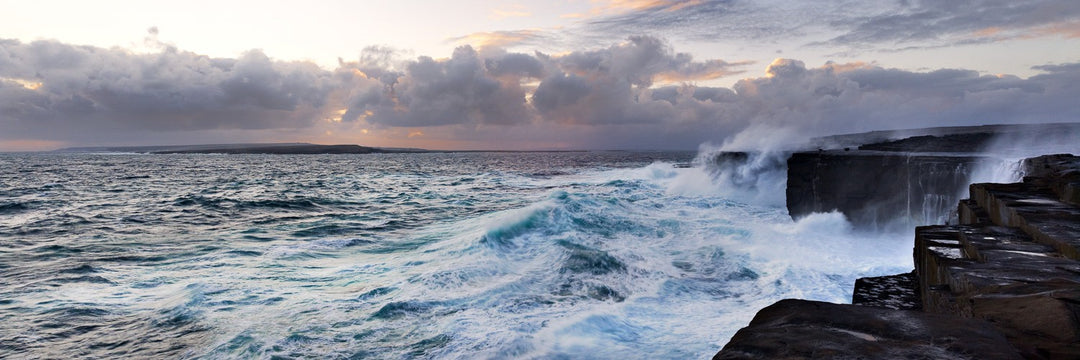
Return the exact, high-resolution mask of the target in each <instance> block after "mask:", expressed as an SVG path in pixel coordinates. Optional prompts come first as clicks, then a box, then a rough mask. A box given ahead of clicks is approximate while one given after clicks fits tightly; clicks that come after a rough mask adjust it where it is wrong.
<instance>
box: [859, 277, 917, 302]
mask: <svg viewBox="0 0 1080 360" xmlns="http://www.w3.org/2000/svg"><path fill="white" fill-rule="evenodd" d="M918 281H919V280H918V278H917V277H916V276H915V272H914V271H912V272H909V273H905V274H896V275H888V276H877V277H865V278H860V279H858V280H855V291H854V293H853V294H852V296H851V303H852V304H854V305H863V306H874V307H880V308H886V309H895V310H919V309H922V300H920V298H919V296H920V294H919V292H918V291H916V289H918V288H919V286H918Z"/></svg>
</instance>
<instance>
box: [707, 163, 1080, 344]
mask: <svg viewBox="0 0 1080 360" xmlns="http://www.w3.org/2000/svg"><path fill="white" fill-rule="evenodd" d="M1023 170H1024V173H1025V174H1027V176H1026V177H1025V178H1024V179H1023V182H1020V183H1015V184H989V183H983V184H972V185H970V186H969V196H970V198H969V199H965V200H961V201H959V202H958V208H957V214H958V224H953V225H933V226H922V227H918V228H917V229H916V235H915V246H914V251H913V255H914V258H915V270H914V272H913V273H911V274H900V275H896V276H890V277H878V278H867V279H860V280H859V281H858V282H857V283H856V288H855V296H854V298H853V301H852V302H853V305H838V304H825V303H818V302H811V301H802V300H784V301H781V302H779V303H777V304H774V305H773V306H770V307H768V308H765V309H763V310H761V311H760V312H759V313H758V314H757V316H755V318H754V320H753V321H751V323H750V326H747V327H746V328H743V329H741V330H739V332H738V333H736V335H735V336H734V337H733V338H732V339H731V341H730V342H729V343H728V344H727V345H726V346H725V347H724V348H723V350H721V351H720V352H719V353H718V354H717V355H716V357H714V358H715V359H773V358H866V359H878V358H881V359H885V358H919V359H945V358H948V359H954V358H957V359H1006V358H1010V359H1011V358H1026V359H1080V199H1078V195H1077V192H1078V191H1077V190H1078V189H1080V157H1077V156H1073V155H1049V156H1040V157H1036V158H1030V159H1027V160H1025V161H1024V162H1023ZM915 304H917V305H915ZM895 309H921V311H914V310H895ZM912 324H918V326H913V325H912ZM971 344H977V346H967V345H971Z"/></svg>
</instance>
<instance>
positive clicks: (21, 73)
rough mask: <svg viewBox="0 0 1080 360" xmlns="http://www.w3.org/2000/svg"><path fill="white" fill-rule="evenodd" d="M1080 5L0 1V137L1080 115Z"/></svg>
mask: <svg viewBox="0 0 1080 360" xmlns="http://www.w3.org/2000/svg"><path fill="white" fill-rule="evenodd" d="M1078 80H1080V1H1075V0H1058V1H1039V0H1032V1H996V0H990V1H973V0H956V1H919V0H890V1H883V0H865V1H848V0H822V1H797V2H796V1H780V0H728V1H708V0H688V1H664V0H591V1H589V0H556V1H501V0H495V1H438V2H436V1H414V0H395V1H382V0H374V1H320V0H306V1H273V0H262V1H257V2H256V1H220V0H218V1H203V0H191V1H185V2H151V1H134V0H132V1H128V0H99V1H51V0H37V1H12V0H0V151H37V150H51V149H57V148H62V147H71V146H119V145H168V144H177V145H179V144H215V143H248V142H312V143H320V144H360V145H366V146H381V147H416V148H428V149H470V150H487V149H502V150H568V149H597V150H599V149H687V150H689V149H697V148H698V147H699V146H700V145H701V144H717V145H719V144H728V145H732V144H736V145H738V144H745V146H747V147H761V146H776V145H777V144H778V143H782V142H786V141H796V139H799V138H807V137H810V136H822V135H830V134H841V133H853V132H862V131H871V130H889V129H908V128H919V127H931V126H952V125H979V124H1003V123H1042V122H1077V121H1080V104H1078V102H1077V101H1076V99H1077V95H1076V94H1080V81H1078Z"/></svg>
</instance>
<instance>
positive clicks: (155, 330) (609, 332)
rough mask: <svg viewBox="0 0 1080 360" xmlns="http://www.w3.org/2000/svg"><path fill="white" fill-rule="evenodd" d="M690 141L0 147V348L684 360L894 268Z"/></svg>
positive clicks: (892, 243)
mask: <svg viewBox="0 0 1080 360" xmlns="http://www.w3.org/2000/svg"><path fill="white" fill-rule="evenodd" d="M694 155H695V154H693V153H678V152H671V153H664V152H583V153H457V154H370V155H297V156H289V155H227V156H226V155H135V154H6V155H5V154H0V358H7V357H14V358H20V357H64V358H71V357H84V358H128V357H168V358H178V357H179V358H320V359H321V358H376V359H401V358H448V359H455V358H460V359H476V358H538V359H557V358H597V359H625V358H703V357H709V356H711V355H712V354H713V353H715V352H716V351H718V350H719V349H720V347H722V346H723V344H724V343H725V342H726V341H727V339H728V338H730V337H731V335H732V334H734V332H735V331H737V330H738V329H739V328H740V327H742V326H745V324H746V323H747V322H748V321H749V320H750V318H751V317H752V316H753V314H754V313H755V312H756V311H757V310H758V309H759V308H761V307H764V306H766V305H768V304H770V303H772V302H774V301H776V300H779V299H782V298H790V297H798V298H809V299H818V300H826V301H834V302H846V301H848V300H850V293H851V285H852V283H853V281H854V279H855V278H857V277H860V276H870V275H881V274H886V273H896V272H902V271H908V270H909V269H910V267H911V264H910V261H911V260H910V246H911V245H910V244H911V238H910V234H857V233H853V232H852V231H851V230H849V228H850V226H849V225H848V224H847V223H846V221H845V220H844V219H843V216H841V215H839V214H835V213H830V214H815V215H813V216H810V217H808V218H806V219H803V220H801V221H799V222H792V221H791V219H790V218H789V217H788V216H787V213H786V210H785V209H784V208H783V207H782V206H778V204H777V203H776V202H775V201H760V202H756V201H754V200H753V199H757V198H761V196H741V195H745V194H742V193H743V192H745V190H744V189H736V188H731V185H730V184H729V183H728V182H725V181H718V180H715V179H714V176H713V175H712V174H713V172H712V171H710V169H709V167H708V166H706V165H702V164H701V163H700V161H698V162H694V161H693V158H694ZM692 163H693V164H695V165H694V166H688V165H690V164H692ZM758 190H759V191H760V189H758ZM773 195H775V194H773ZM781 196H782V195H781ZM766 197H767V198H775V196H766Z"/></svg>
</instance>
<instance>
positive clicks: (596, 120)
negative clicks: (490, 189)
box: [532, 36, 746, 124]
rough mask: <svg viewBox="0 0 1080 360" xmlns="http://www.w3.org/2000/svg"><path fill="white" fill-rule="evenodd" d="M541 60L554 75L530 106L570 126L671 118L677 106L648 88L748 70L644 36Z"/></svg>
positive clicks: (545, 116) (547, 116)
mask: <svg viewBox="0 0 1080 360" xmlns="http://www.w3.org/2000/svg"><path fill="white" fill-rule="evenodd" d="M543 58H544V59H545V60H546V61H549V62H551V63H553V64H556V67H557V69H558V71H555V72H554V73H553V74H552V76H550V77H548V78H546V79H544V81H543V82H541V83H540V85H539V87H537V89H536V92H535V93H534V94H533V97H532V101H533V105H534V106H535V108H536V110H537V111H538V112H539V113H540V114H541V115H542V116H543V117H544V118H545V119H547V120H549V121H556V122H560V123H574V124H605V123H644V122H657V121H660V120H663V119H670V118H673V117H675V116H676V114H675V108H674V105H675V101H665V100H659V99H653V98H652V96H651V93H652V90H651V89H649V88H648V87H649V86H650V85H652V84H653V82H654V81H657V80H669V81H672V80H673V81H687V80H701V79H711V78H717V77H722V76H727V75H732V74H737V73H741V72H742V71H741V70H737V68H739V67H741V66H744V65H746V63H736V64H732V63H727V62H724V61H720V60H709V61H704V62H699V61H694V59H693V58H692V57H691V56H690V55H688V54H684V53H676V52H674V50H672V49H671V47H670V46H669V45H668V44H667V43H666V42H664V41H661V40H660V39H657V38H653V37H644V36H635V37H631V38H630V39H629V41H627V42H625V43H623V44H618V45H615V46H611V47H608V48H606V49H602V50H594V51H578V52H573V53H570V54H566V55H562V56H559V57H546V56H544V57H543ZM663 95H665V96H667V95H670V94H668V93H667V92H665V93H664V94H663ZM668 98H669V99H672V97H671V96H668Z"/></svg>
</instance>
